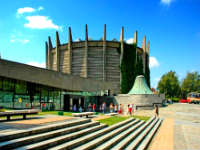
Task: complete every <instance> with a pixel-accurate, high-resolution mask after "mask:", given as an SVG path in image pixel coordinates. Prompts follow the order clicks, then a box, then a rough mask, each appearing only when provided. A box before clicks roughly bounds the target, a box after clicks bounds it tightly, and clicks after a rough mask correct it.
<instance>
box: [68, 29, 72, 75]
mask: <svg viewBox="0 0 200 150" xmlns="http://www.w3.org/2000/svg"><path fill="white" fill-rule="evenodd" d="M68 34H69V36H68V51H69V72H68V73H69V74H71V73H72V33H71V28H70V27H69V31H68Z"/></svg>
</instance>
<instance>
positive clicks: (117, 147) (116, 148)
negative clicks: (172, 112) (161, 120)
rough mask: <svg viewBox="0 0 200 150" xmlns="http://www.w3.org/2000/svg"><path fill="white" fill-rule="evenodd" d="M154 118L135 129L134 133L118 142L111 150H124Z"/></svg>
mask: <svg viewBox="0 0 200 150" xmlns="http://www.w3.org/2000/svg"><path fill="white" fill-rule="evenodd" d="M154 119H155V117H152V118H150V119H149V120H148V121H147V122H146V123H145V124H143V125H142V126H140V127H139V128H138V129H136V130H135V131H134V132H132V133H131V134H129V135H128V136H127V137H125V138H124V139H123V140H122V141H120V142H118V143H117V144H116V145H115V146H114V147H112V148H111V149H112V150H121V149H124V148H125V147H126V146H127V145H128V144H129V143H130V142H131V141H132V140H133V139H135V138H136V137H137V136H138V135H139V134H140V133H141V132H142V131H143V130H144V129H145V128H146V127H147V126H148V125H149V124H150V123H151V122H152V121H153V120H154Z"/></svg>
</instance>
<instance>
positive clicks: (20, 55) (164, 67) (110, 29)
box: [0, 0, 200, 87]
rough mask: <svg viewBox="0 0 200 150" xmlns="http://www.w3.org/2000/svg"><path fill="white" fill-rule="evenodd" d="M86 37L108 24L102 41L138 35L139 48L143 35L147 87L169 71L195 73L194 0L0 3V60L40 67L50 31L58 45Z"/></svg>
mask: <svg viewBox="0 0 200 150" xmlns="http://www.w3.org/2000/svg"><path fill="white" fill-rule="evenodd" d="M85 24H88V33H89V37H91V38H92V39H95V40H98V39H100V38H101V37H102V36H103V25H104V24H106V25H107V39H108V40H112V39H113V38H116V39H118V40H119V38H120V28H121V26H124V30H125V33H124V37H125V39H126V40H127V41H131V38H133V34H134V32H135V30H137V31H138V40H139V42H138V45H139V46H141V42H142V38H143V36H144V35H146V37H147V40H150V56H151V83H152V86H153V87H156V85H157V82H158V80H159V79H160V77H161V76H162V75H163V74H164V73H166V72H168V71H170V70H174V71H176V72H177V75H178V76H179V79H180V80H181V79H183V78H184V77H185V75H186V73H187V72H188V71H199V70H200V61H199V57H200V1H199V0H152V1H147V0H123V1H122V0H118V1H117V0H101V1H97V0H84V1H83V0H82V1H81V0H79V1H75V0H56V1H55V0H54V1H53V0H17V1H16V0H7V1H2V2H1V5H0V45H1V46H0V53H1V56H2V58H4V59H8V60H12V61H17V62H21V63H26V64H31V65H36V66H42V67H44V62H45V41H47V38H48V36H51V38H52V42H53V45H54V46H55V32H56V30H58V31H59V35H60V40H61V43H66V42H67V39H68V31H67V29H68V27H69V26H71V28H72V36H73V40H76V39H78V38H81V39H84V35H85V32H84V28H85Z"/></svg>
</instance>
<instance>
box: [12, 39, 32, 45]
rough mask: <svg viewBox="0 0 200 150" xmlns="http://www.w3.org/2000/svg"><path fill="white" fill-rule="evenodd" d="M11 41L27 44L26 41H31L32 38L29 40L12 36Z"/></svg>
mask: <svg viewBox="0 0 200 150" xmlns="http://www.w3.org/2000/svg"><path fill="white" fill-rule="evenodd" d="M10 42H11V43H15V42H16V43H21V44H26V43H28V42H30V40H27V39H17V38H13V39H12V38H11V39H10Z"/></svg>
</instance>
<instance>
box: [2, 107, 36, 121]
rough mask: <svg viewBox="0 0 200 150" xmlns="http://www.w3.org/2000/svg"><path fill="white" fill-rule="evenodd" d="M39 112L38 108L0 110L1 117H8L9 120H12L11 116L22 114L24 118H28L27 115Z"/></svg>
mask: <svg viewBox="0 0 200 150" xmlns="http://www.w3.org/2000/svg"><path fill="white" fill-rule="evenodd" d="M38 112H39V110H38V109H30V110H14V111H6V112H0V117H7V120H10V117H11V116H18V115H22V116H23V119H26V115H33V114H38Z"/></svg>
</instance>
